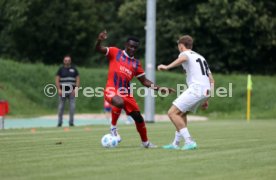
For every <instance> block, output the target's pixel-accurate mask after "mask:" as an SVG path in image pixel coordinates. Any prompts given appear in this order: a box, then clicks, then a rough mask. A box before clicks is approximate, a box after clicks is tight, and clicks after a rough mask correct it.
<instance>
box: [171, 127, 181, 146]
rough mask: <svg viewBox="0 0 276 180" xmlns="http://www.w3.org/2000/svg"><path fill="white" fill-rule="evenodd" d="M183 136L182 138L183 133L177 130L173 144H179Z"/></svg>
mask: <svg viewBox="0 0 276 180" xmlns="http://www.w3.org/2000/svg"><path fill="white" fill-rule="evenodd" d="M181 138H182V136H181V134H180V133H179V132H178V131H175V136H174V140H173V143H172V145H174V146H179V143H180V141H181Z"/></svg>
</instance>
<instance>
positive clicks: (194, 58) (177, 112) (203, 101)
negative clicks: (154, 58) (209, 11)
mask: <svg viewBox="0 0 276 180" xmlns="http://www.w3.org/2000/svg"><path fill="white" fill-rule="evenodd" d="M192 47H193V39H192V37H191V36H189V35H185V36H182V37H181V38H180V39H179V40H178V50H179V52H180V54H179V56H178V58H177V59H176V60H174V61H173V62H172V63H170V64H169V65H163V64H161V65H159V66H158V70H161V71H162V70H168V69H171V68H174V67H177V66H180V65H182V67H183V69H184V70H185V71H186V76H187V77H186V83H187V85H188V89H187V90H186V91H184V92H183V93H182V94H181V95H180V96H179V97H177V98H176V99H175V101H174V102H173V103H172V104H173V105H172V106H171V108H170V109H169V111H168V116H169V118H170V120H171V121H172V123H173V124H174V125H175V127H176V132H175V138H174V140H173V142H172V143H171V144H169V145H165V146H163V148H164V149H181V150H192V149H196V148H197V144H196V142H195V141H194V140H193V139H192V137H191V135H190V133H189V131H188V128H187V114H188V113H189V112H195V111H196V109H197V108H198V106H200V105H202V108H203V109H207V107H208V98H209V96H210V90H211V87H213V86H214V79H213V76H212V74H211V71H210V69H209V67H208V64H207V61H206V60H205V58H204V57H203V56H201V55H200V54H198V53H196V52H194V51H192ZM182 138H183V139H184V141H185V144H184V146H183V147H181V148H180V146H179V144H180V141H181V139H182Z"/></svg>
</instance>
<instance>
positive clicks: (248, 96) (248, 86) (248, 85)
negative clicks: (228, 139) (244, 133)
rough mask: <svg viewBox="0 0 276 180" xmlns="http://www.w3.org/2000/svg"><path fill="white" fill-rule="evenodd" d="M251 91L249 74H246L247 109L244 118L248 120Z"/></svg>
mask: <svg viewBox="0 0 276 180" xmlns="http://www.w3.org/2000/svg"><path fill="white" fill-rule="evenodd" d="M251 91H252V80H251V75H250V74H249V75H248V76H247V111H246V120H247V122H249V121H250V109H251Z"/></svg>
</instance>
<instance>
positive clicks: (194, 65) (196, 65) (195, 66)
mask: <svg viewBox="0 0 276 180" xmlns="http://www.w3.org/2000/svg"><path fill="white" fill-rule="evenodd" d="M180 56H186V57H187V61H185V62H184V63H182V67H183V68H184V70H185V71H186V75H187V77H186V82H187V85H188V86H189V87H190V86H191V85H193V84H198V85H201V86H204V87H206V88H209V89H210V81H209V75H208V74H209V73H211V71H210V69H209V67H208V64H207V61H206V60H205V58H204V57H203V56H201V55H200V54H198V53H196V52H194V51H192V50H188V51H183V52H181V53H180V54H179V57H180Z"/></svg>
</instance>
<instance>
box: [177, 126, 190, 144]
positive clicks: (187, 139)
mask: <svg viewBox="0 0 276 180" xmlns="http://www.w3.org/2000/svg"><path fill="white" fill-rule="evenodd" d="M179 133H180V134H181V136H182V137H183V138H184V139H185V143H191V142H193V141H192V137H191V135H190V133H189V131H188V128H183V129H180V131H179Z"/></svg>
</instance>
